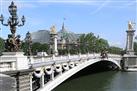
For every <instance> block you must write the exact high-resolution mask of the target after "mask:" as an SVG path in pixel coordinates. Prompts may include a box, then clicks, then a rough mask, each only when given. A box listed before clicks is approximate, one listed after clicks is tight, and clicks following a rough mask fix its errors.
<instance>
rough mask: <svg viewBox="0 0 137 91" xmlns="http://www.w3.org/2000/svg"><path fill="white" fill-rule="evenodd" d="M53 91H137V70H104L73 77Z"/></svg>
mask: <svg viewBox="0 0 137 91" xmlns="http://www.w3.org/2000/svg"><path fill="white" fill-rule="evenodd" d="M53 91H137V72H121V71H103V72H97V73H92V74H88V75H82V76H79V77H73V78H71V79H69V80H67V81H65V82H64V83H62V84H61V85H59V86H58V87H57V88H55V89H54V90H53Z"/></svg>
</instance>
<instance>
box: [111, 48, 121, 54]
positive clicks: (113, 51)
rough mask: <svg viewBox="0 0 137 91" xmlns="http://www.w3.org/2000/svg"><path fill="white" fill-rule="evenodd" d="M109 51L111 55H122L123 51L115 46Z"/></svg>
mask: <svg viewBox="0 0 137 91" xmlns="http://www.w3.org/2000/svg"><path fill="white" fill-rule="evenodd" d="M108 51H109V53H112V54H121V53H122V51H123V49H122V48H119V47H115V46H110V47H109V49H108Z"/></svg>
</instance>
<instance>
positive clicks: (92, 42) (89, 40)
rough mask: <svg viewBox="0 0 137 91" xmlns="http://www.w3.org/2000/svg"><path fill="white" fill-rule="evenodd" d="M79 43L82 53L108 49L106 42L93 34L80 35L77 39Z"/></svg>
mask: <svg viewBox="0 0 137 91" xmlns="http://www.w3.org/2000/svg"><path fill="white" fill-rule="evenodd" d="M79 43H80V51H81V52H82V53H87V52H100V51H101V50H104V49H106V48H108V47H109V44H108V41H107V40H105V39H103V38H99V37H98V36H97V37H96V36H95V35H94V34H93V33H88V34H82V35H81V36H80V38H79Z"/></svg>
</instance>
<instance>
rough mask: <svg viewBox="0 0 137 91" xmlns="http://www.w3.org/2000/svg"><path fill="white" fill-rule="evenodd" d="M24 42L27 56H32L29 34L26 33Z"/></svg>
mask: <svg viewBox="0 0 137 91" xmlns="http://www.w3.org/2000/svg"><path fill="white" fill-rule="evenodd" d="M25 41H26V43H27V55H28V56H30V55H32V52H31V47H32V38H31V34H30V32H28V33H27V34H26V38H25Z"/></svg>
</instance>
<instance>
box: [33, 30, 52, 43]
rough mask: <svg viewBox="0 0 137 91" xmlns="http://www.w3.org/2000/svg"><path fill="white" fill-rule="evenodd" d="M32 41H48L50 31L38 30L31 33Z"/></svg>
mask: <svg viewBox="0 0 137 91" xmlns="http://www.w3.org/2000/svg"><path fill="white" fill-rule="evenodd" d="M31 36H32V42H40V43H49V41H50V31H48V30H39V31H37V32H33V33H31Z"/></svg>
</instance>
